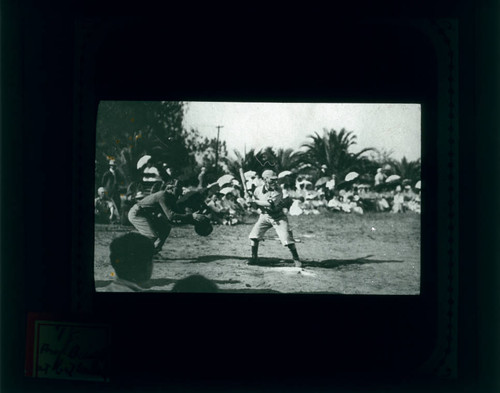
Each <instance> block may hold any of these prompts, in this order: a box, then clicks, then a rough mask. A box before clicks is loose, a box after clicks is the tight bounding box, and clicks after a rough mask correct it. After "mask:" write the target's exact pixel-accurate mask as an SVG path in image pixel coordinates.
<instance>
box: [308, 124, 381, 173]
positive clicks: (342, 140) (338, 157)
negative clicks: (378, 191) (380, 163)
mask: <svg viewBox="0 0 500 393" xmlns="http://www.w3.org/2000/svg"><path fill="white" fill-rule="evenodd" d="M308 138H310V139H311V141H310V142H308V143H304V144H303V145H302V146H303V147H305V148H306V151H305V152H304V153H302V154H301V160H302V161H303V162H304V163H305V164H310V165H311V166H312V167H314V168H316V170H317V171H318V172H319V171H320V170H321V167H322V165H325V166H326V175H332V174H335V175H337V177H339V178H343V177H344V176H345V175H346V174H347V173H348V172H350V171H354V170H357V171H359V170H361V169H363V163H365V164H366V160H365V161H361V156H362V155H363V154H365V153H366V152H369V151H372V150H374V149H373V148H366V149H362V150H361V151H359V152H357V153H352V152H350V151H349V150H350V149H351V148H352V146H354V145H356V143H357V142H356V139H357V137H356V136H355V135H353V133H352V132H351V131H346V130H345V129H344V128H342V129H341V130H340V131H339V132H337V131H336V130H334V129H331V130H327V129H323V136H320V135H319V134H318V133H317V132H316V133H315V134H314V135H309V136H308Z"/></svg>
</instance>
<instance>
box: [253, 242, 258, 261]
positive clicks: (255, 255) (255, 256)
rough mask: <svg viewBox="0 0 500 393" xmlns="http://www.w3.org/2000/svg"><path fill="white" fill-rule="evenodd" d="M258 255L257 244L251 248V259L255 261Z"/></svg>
mask: <svg viewBox="0 0 500 393" xmlns="http://www.w3.org/2000/svg"><path fill="white" fill-rule="evenodd" d="M258 254H259V244H258V243H257V244H256V245H254V246H252V258H253V259H257V255H258Z"/></svg>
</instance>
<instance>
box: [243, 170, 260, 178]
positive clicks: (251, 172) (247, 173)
mask: <svg viewBox="0 0 500 393" xmlns="http://www.w3.org/2000/svg"><path fill="white" fill-rule="evenodd" d="M244 175H245V179H246V180H250V179H251V178H252V177H254V176H255V175H257V172H255V171H246V172H245V173H244Z"/></svg>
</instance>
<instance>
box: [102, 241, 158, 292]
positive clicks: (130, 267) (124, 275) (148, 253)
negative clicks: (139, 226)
mask: <svg viewBox="0 0 500 393" xmlns="http://www.w3.org/2000/svg"><path fill="white" fill-rule="evenodd" d="M109 250H110V254H109V258H110V261H111V266H112V267H113V269H115V272H116V275H117V276H118V277H119V278H121V279H123V280H127V281H132V282H134V283H137V284H139V283H143V282H145V281H148V280H149V279H150V278H151V275H152V274H153V252H154V246H153V242H152V241H151V240H149V239H148V238H147V237H145V236H143V235H140V234H138V233H127V234H126V235H123V236H120V237H117V238H116V239H114V240H113V241H112V242H111V244H110V246H109Z"/></svg>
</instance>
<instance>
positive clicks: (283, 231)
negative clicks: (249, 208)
mask: <svg viewBox="0 0 500 393" xmlns="http://www.w3.org/2000/svg"><path fill="white" fill-rule="evenodd" d="M253 195H254V197H255V199H258V200H260V201H263V202H270V201H272V202H273V203H274V204H278V203H279V202H281V201H282V200H283V191H282V190H281V187H280V186H279V185H277V186H276V189H275V190H267V189H266V186H265V185H264V186H259V187H257V188H256V189H255V191H254V193H253ZM260 210H261V212H262V213H261V215H260V216H259V219H258V220H257V222H256V223H255V225H254V227H253V228H252V231H251V232H250V235H249V236H248V237H249V238H250V239H255V240H262V239H263V237H264V234H265V233H266V232H267V231H268V230H269V229H270V228H271V227H273V228H274V230H275V231H276V233H277V234H278V237H279V239H280V241H281V243H282V244H283V245H284V246H287V245H289V244H294V243H295V240H293V235H292V231H291V230H290V228H289V225H288V218H287V217H286V214H285V213H283V209H275V210H270V209H266V208H263V207H261V208H260Z"/></svg>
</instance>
